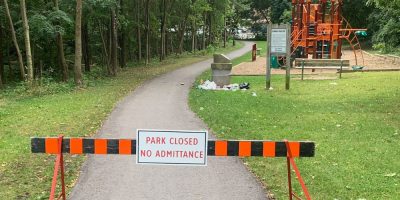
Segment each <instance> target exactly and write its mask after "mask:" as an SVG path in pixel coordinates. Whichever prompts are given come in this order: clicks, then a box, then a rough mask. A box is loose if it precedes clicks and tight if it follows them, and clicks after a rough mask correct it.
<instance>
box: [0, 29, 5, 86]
mask: <svg viewBox="0 0 400 200" xmlns="http://www.w3.org/2000/svg"><path fill="white" fill-rule="evenodd" d="M0 38H1V39H0V89H1V88H3V82H4V78H3V77H4V57H3V41H4V34H3V23H2V21H0Z"/></svg>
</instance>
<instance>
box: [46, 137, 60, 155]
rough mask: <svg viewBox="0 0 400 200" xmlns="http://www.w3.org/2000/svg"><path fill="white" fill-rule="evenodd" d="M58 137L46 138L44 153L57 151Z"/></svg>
mask: <svg viewBox="0 0 400 200" xmlns="http://www.w3.org/2000/svg"><path fill="white" fill-rule="evenodd" d="M57 142H58V139H57V138H46V144H45V147H46V153H48V154H56V153H58V143H57Z"/></svg>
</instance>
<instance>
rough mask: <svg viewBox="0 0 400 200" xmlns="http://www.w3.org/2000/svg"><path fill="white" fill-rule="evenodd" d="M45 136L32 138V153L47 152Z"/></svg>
mask: <svg viewBox="0 0 400 200" xmlns="http://www.w3.org/2000/svg"><path fill="white" fill-rule="evenodd" d="M45 140H46V139H45V138H32V139H31V152H32V153H45V151H44V149H45V145H46V143H45Z"/></svg>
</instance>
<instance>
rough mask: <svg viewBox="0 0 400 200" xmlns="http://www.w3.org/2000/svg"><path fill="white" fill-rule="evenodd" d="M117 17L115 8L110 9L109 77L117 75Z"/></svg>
mask: <svg viewBox="0 0 400 200" xmlns="http://www.w3.org/2000/svg"><path fill="white" fill-rule="evenodd" d="M116 18H117V16H116V14H115V8H111V70H110V75H111V76H115V75H117V67H118V58H117V54H118V34H117V20H116Z"/></svg>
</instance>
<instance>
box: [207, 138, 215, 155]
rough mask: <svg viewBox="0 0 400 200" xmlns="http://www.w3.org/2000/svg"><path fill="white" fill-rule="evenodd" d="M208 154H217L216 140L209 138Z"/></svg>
mask: <svg viewBox="0 0 400 200" xmlns="http://www.w3.org/2000/svg"><path fill="white" fill-rule="evenodd" d="M207 147H208V150H207V155H209V156H214V155H215V141H213V140H209V141H208V143H207Z"/></svg>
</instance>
